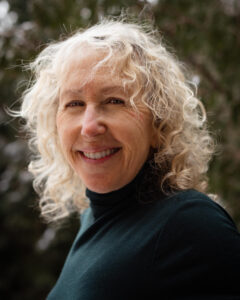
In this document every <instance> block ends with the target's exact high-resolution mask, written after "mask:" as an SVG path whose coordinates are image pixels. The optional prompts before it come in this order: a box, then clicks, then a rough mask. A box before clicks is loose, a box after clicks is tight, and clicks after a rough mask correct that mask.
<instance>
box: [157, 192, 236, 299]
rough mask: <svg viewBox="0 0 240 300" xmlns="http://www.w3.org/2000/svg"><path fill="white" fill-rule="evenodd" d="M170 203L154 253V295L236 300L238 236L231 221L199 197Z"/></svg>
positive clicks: (218, 207) (203, 198) (206, 200)
mask: <svg viewBox="0 0 240 300" xmlns="http://www.w3.org/2000/svg"><path fill="white" fill-rule="evenodd" d="M174 203H175V204H174V205H175V207H176V209H175V211H174V213H173V214H172V215H171V216H170V217H169V219H168V221H167V223H166V225H165V227H164V230H163V231H161V233H160V235H159V237H158V241H157V244H156V248H155V254H154V260H153V277H154V279H153V282H154V285H155V286H154V289H156V290H157V289H161V290H162V291H163V292H164V291H166V292H168V294H169V299H171V298H170V295H171V294H176V293H177V294H178V298H177V299H240V284H239V278H240V276H239V275H240V234H239V232H238V231H237V228H236V226H235V224H234V223H233V221H232V219H231V218H230V216H229V215H228V214H227V212H226V211H225V210H224V209H223V208H222V207H220V206H219V205H218V204H216V203H215V202H213V201H212V200H211V199H209V198H208V197H207V196H205V195H202V194H200V196H199V197H196V198H194V197H193V198H191V199H187V200H186V199H181V197H180V198H179V199H177V201H175V202H174ZM180 295H181V296H180ZM188 297H189V298H188ZM174 299H175V298H174Z"/></svg>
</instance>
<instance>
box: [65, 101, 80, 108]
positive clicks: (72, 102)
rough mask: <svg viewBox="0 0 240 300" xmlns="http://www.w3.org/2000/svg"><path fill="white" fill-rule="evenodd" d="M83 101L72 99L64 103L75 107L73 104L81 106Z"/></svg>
mask: <svg viewBox="0 0 240 300" xmlns="http://www.w3.org/2000/svg"><path fill="white" fill-rule="evenodd" d="M83 105H84V103H82V102H80V101H78V100H73V101H71V102H69V103H67V104H66V107H75V106H83Z"/></svg>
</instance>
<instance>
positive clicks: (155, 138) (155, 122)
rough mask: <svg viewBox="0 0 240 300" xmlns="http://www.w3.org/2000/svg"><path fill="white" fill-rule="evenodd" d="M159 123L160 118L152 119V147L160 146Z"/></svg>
mask: <svg viewBox="0 0 240 300" xmlns="http://www.w3.org/2000/svg"><path fill="white" fill-rule="evenodd" d="M158 124H159V120H153V121H152V136H151V140H150V143H151V147H152V148H155V149H156V148H158V144H159V143H158Z"/></svg>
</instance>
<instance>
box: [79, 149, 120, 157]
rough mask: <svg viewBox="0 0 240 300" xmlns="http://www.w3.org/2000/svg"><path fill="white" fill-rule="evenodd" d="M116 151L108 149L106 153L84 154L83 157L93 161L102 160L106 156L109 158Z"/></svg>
mask: <svg viewBox="0 0 240 300" xmlns="http://www.w3.org/2000/svg"><path fill="white" fill-rule="evenodd" d="M115 151H116V150H114V149H108V150H105V151H101V152H94V153H93V152H83V155H84V156H86V157H87V158H91V159H100V158H103V157H105V156H108V155H110V154H112V153H114V152H115Z"/></svg>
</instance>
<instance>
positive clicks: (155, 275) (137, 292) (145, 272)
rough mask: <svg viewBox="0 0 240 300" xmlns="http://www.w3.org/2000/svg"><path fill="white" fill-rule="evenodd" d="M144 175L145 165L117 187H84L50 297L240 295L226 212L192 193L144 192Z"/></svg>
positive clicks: (239, 253) (237, 253)
mask: <svg viewBox="0 0 240 300" xmlns="http://www.w3.org/2000/svg"><path fill="white" fill-rule="evenodd" d="M144 178H146V170H145V169H143V170H142V171H141V172H140V174H139V175H138V176H137V177H136V178H135V180H133V182H131V183H130V184H128V185H127V186H125V187H123V188H122V189H120V190H118V191H114V192H111V193H108V194H97V193H94V192H92V191H89V190H87V196H88V197H89V198H90V203H91V205H90V207H89V208H88V209H87V210H86V211H85V212H84V214H83V215H82V216H81V227H80V230H79V233H78V235H77V236H76V239H75V241H74V243H73V245H72V248H71V250H70V252H69V255H68V257H67V260H66V262H65V265H64V267H63V270H62V272H61V275H60V277H59V279H58V281H57V283H56V285H55V287H54V288H53V290H52V291H51V292H50V294H49V296H48V298H47V299H48V300H110V299H111V300H128V299H131V300H135V299H146V300H148V299H189V300H190V299H191V300H194V299H202V300H208V299H240V284H239V282H240V281H239V280H240V279H239V278H240V234H239V233H238V231H237V229H236V227H235V225H234V223H233V221H232V219H231V218H230V217H229V215H228V214H227V213H226V212H225V210H224V209H223V208H222V207H220V206H219V205H218V204H216V203H215V202H213V201H212V200H211V199H209V198H208V197H207V196H206V195H204V194H201V193H199V192H197V191H195V190H188V191H183V192H178V193H175V194H174V195H172V196H168V197H166V196H163V194H162V193H160V192H159V191H158V190H157V189H152V190H151V189H147V187H146V189H145V188H144V182H145V179H144ZM144 190H147V191H148V192H147V193H146V194H145V195H144V197H142V193H143V191H144ZM146 195H147V197H146ZM148 197H150V198H151V199H147V198H148Z"/></svg>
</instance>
